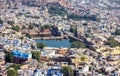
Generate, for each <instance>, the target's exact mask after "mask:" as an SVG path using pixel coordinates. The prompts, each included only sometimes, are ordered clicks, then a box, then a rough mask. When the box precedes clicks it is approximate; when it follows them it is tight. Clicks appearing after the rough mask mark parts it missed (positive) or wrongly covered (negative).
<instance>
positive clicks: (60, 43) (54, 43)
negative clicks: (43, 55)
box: [35, 39, 71, 48]
mask: <svg viewBox="0 0 120 76" xmlns="http://www.w3.org/2000/svg"><path fill="white" fill-rule="evenodd" d="M35 41H36V43H44V44H46V46H47V47H57V48H60V47H65V48H69V47H70V45H71V42H70V39H61V40H56V39H49V40H39V39H36V40H35Z"/></svg>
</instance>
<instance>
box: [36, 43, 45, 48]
mask: <svg viewBox="0 0 120 76" xmlns="http://www.w3.org/2000/svg"><path fill="white" fill-rule="evenodd" d="M45 46H46V44H44V43H37V48H39V49H43V48H44V47H45Z"/></svg>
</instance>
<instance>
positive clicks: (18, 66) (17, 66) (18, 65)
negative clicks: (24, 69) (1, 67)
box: [8, 64, 22, 71]
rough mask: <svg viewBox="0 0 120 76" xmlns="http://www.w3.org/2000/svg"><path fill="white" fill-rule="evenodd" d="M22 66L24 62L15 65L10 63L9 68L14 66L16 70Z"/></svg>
mask: <svg viewBox="0 0 120 76" xmlns="http://www.w3.org/2000/svg"><path fill="white" fill-rule="evenodd" d="M21 66H22V64H13V65H10V66H9V67H8V68H9V69H10V68H14V70H16V71H17V70H18V69H20V67H21Z"/></svg>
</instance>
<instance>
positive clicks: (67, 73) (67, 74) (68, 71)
mask: <svg viewBox="0 0 120 76" xmlns="http://www.w3.org/2000/svg"><path fill="white" fill-rule="evenodd" d="M61 72H62V73H63V76H73V70H72V68H71V67H69V66H64V67H62V68H61Z"/></svg>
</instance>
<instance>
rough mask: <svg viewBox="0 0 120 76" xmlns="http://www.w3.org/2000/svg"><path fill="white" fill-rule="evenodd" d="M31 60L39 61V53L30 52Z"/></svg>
mask: <svg viewBox="0 0 120 76" xmlns="http://www.w3.org/2000/svg"><path fill="white" fill-rule="evenodd" d="M31 53H32V58H33V59H36V60H40V56H41V53H40V52H39V51H32V52H31Z"/></svg>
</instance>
